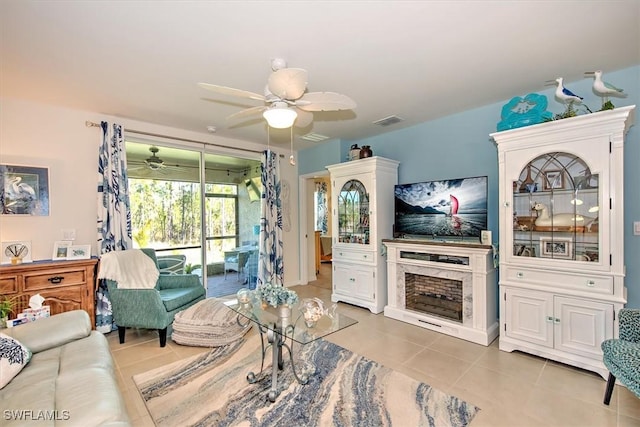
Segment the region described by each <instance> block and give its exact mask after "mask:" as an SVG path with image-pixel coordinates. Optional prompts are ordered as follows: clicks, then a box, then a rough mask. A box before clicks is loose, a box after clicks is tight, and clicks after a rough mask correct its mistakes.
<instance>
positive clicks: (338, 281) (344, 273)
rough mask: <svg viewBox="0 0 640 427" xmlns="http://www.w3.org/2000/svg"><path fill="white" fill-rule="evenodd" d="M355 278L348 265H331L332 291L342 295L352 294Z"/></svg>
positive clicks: (335, 263)
mask: <svg viewBox="0 0 640 427" xmlns="http://www.w3.org/2000/svg"><path fill="white" fill-rule="evenodd" d="M354 281H355V278H354V277H353V275H352V274H351V271H350V268H349V265H348V264H339V263H337V262H334V263H333V291H334V292H336V293H339V294H342V295H353V294H354V290H353V289H354Z"/></svg>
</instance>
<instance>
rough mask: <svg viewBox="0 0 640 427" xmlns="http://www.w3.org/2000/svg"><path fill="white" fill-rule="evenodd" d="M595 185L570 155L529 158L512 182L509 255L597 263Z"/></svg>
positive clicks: (585, 167) (580, 162)
mask: <svg viewBox="0 0 640 427" xmlns="http://www.w3.org/2000/svg"><path fill="white" fill-rule="evenodd" d="M598 184H599V176H598V175H597V174H592V173H591V170H590V168H589V166H588V165H587V164H586V163H585V161H584V160H582V159H581V158H580V157H577V156H575V155H573V154H570V153H565V152H553V153H546V154H543V155H541V156H539V157H536V158H535V159H533V160H532V161H530V162H529V163H528V164H527V165H526V166H525V168H524V169H523V170H522V171H521V173H520V176H519V177H518V179H517V180H516V181H513V209H514V212H513V255H514V256H518V257H537V258H550V259H560V260H573V261H583V262H598V261H599V258H600V250H599V227H598V213H599V210H600V204H601V200H599V197H600V196H599V194H600V192H599V189H598Z"/></svg>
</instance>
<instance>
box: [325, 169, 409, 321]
mask: <svg viewBox="0 0 640 427" xmlns="http://www.w3.org/2000/svg"><path fill="white" fill-rule="evenodd" d="M398 164H399V163H398V162H397V161H395V160H390V159H385V158H383V157H369V158H364V159H359V160H353V161H350V162H346V163H340V164H336V165H330V166H327V169H328V170H329V173H330V174H331V185H332V191H331V206H332V210H331V214H332V233H331V236H332V239H333V242H332V260H331V261H332V263H333V292H332V295H331V300H332V301H333V302H338V301H342V302H346V303H350V304H354V305H357V306H360V307H365V308H368V309H369V310H370V311H371V312H372V313H380V312H381V311H382V310H383V309H384V306H385V305H386V304H387V284H386V279H387V276H386V263H385V260H384V257H383V255H382V242H381V240H382V239H385V238H390V237H392V235H393V212H394V211H393V209H394V204H393V203H394V201H393V190H394V186H395V185H396V184H397V183H398Z"/></svg>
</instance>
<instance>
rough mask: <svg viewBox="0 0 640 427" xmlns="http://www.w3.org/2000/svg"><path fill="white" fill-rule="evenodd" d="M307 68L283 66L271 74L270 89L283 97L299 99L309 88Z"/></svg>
mask: <svg viewBox="0 0 640 427" xmlns="http://www.w3.org/2000/svg"><path fill="white" fill-rule="evenodd" d="M307 76H308V73H307V70H303V69H302V68H282V69H280V70H278V71H274V72H273V73H271V75H270V76H269V81H268V85H267V87H268V88H269V91H270V92H271V93H273V94H274V95H276V96H277V97H279V98H281V99H298V98H300V97H301V96H302V95H303V94H304V91H305V90H306V89H307Z"/></svg>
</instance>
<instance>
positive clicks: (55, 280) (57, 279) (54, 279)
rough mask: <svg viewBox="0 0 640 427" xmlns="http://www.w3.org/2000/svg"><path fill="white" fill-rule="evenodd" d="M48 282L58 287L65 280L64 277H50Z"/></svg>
mask: <svg viewBox="0 0 640 427" xmlns="http://www.w3.org/2000/svg"><path fill="white" fill-rule="evenodd" d="M47 280H48V281H49V282H51V283H53V284H56V285H57V284H58V283H62V281H63V280H64V277H63V276H53V277H49V278H48V279H47Z"/></svg>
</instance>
